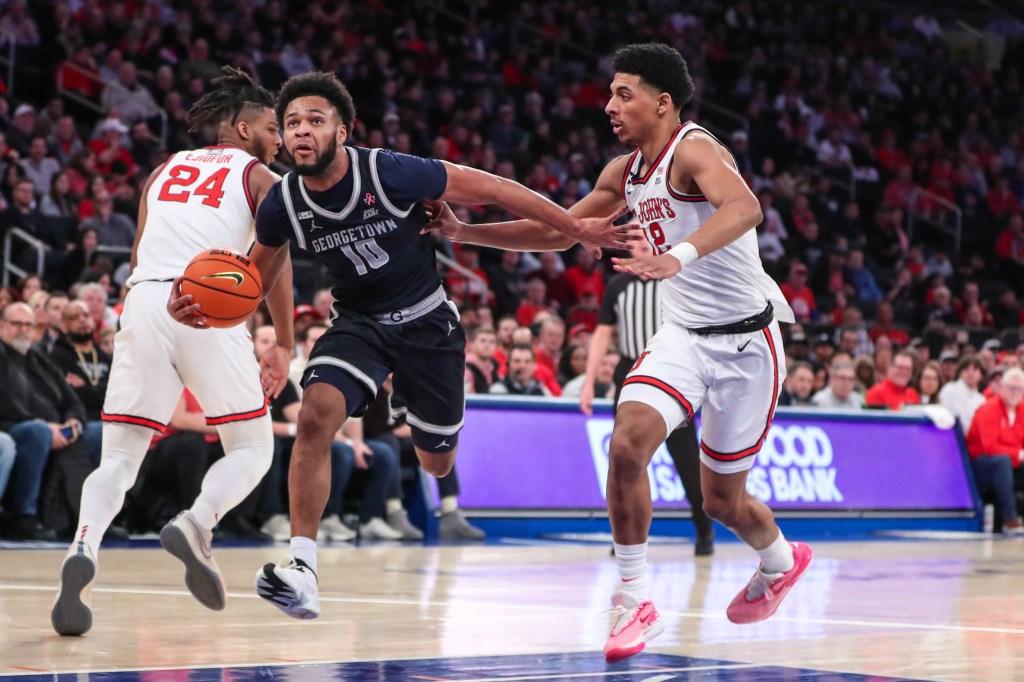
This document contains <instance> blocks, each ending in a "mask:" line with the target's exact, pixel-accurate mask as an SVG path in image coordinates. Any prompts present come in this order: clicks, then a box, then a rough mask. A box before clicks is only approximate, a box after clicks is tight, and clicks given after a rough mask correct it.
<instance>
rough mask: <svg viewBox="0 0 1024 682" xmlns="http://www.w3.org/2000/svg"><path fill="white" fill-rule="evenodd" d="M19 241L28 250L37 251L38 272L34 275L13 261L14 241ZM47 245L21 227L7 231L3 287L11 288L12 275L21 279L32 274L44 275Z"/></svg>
mask: <svg viewBox="0 0 1024 682" xmlns="http://www.w3.org/2000/svg"><path fill="white" fill-rule="evenodd" d="M15 240H18V241H21V242H25V244H27V245H28V248H30V249H33V250H35V254H36V271H35V272H34V273H32V272H29V271H28V270H24V269H22V268H21V267H19V266H18V265H17V264H15V262H14V260H13V259H12V257H11V256H12V252H13V250H14V241H15ZM45 253H46V244H45V243H43V241H42V240H40V239H36V238H35V237H33V236H32V235H30V234H29V233H28V232H26V231H25V230H23V229H21V228H20V227H12V228H11V229H10V230H8V231H7V235H6V236H5V237H4V268H3V269H4V273H3V285H4V286H5V287H6V286H9V285H10V283H11V274H14V275H16V276H17V277H18V278H19V279H20V278H23V277H26V276H28V275H31V274H36V275H39V276H40V277H41V276H42V274H43V259H44V258H45Z"/></svg>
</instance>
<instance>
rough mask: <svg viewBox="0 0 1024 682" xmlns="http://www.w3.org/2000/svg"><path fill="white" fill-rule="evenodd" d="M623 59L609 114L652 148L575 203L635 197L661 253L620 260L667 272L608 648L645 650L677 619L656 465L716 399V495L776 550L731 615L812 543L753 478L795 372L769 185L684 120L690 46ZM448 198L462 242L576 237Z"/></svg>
mask: <svg viewBox="0 0 1024 682" xmlns="http://www.w3.org/2000/svg"><path fill="white" fill-rule="evenodd" d="M614 67H615V72H616V73H615V78H614V80H613V82H612V84H611V98H610V100H609V102H608V105H607V106H606V107H605V112H606V113H607V114H608V115H609V117H610V119H611V124H612V131H613V132H614V133H615V135H616V136H617V137H618V138H619V140H621V141H622V142H625V143H627V144H630V145H634V146H636V148H637V149H636V151H635V152H633V153H632V154H629V155H627V156H622V157H619V158H617V159H615V160H613V161H612V162H611V163H609V164H608V165H607V166H606V167H605V169H604V171H603V172H602V173H601V176H600V178H599V179H598V181H597V184H596V186H595V187H594V190H593V191H592V192H591V193H590V194H589V195H588V196H586V197H584V198H583V199H582V200H581V201H580V202H579V203H578V204H576V205H575V206H573V207H572V209H570V211H571V212H572V213H573V214H574V215H576V216H577V217H585V216H594V215H608V214H611V213H613V212H615V211H620V210H623V209H625V208H627V207H628V208H629V210H630V211H632V212H633V214H634V215H635V216H636V218H637V219H638V220H639V222H640V224H641V226H642V229H643V232H644V236H645V237H646V246H645V247H643V248H644V250H645V251H646V254H647V255H644V256H638V257H636V258H633V259H615V260H614V263H615V267H616V269H617V270H620V271H623V272H630V273H633V274H636V275H639V276H641V277H643V278H645V279H649V278H658V279H664V280H666V284H665V286H664V287H663V290H662V293H663V298H664V304H663V307H664V317H665V319H664V324H663V326H662V327H661V329H660V330H659V331H658V333H657V334H656V335H655V336H654V337H653V338H652V339H651V341H650V343H649V344H648V346H647V348H646V350H645V351H644V353H643V354H642V355H641V356H640V358H639V359H638V360H637V362H636V364H635V365H634V366H633V368H632V370H631V371H630V373H629V375H628V377H627V379H626V381H625V382H624V384H625V385H624V386H623V390H622V394H621V397H620V398H619V407H618V413H617V415H616V418H615V429H614V432H613V434H612V440H611V445H610V449H609V453H608V456H609V473H608V494H607V499H608V514H609V517H610V519H611V524H612V533H613V536H614V539H615V550H616V558H617V560H618V563H619V571H620V575H621V578H622V582H621V583H620V585H619V586H618V588H617V589H616V590H615V592H614V594H613V596H612V605H613V607H614V611H613V618H612V625H611V632H610V634H609V638H608V642H607V644H606V645H605V649H604V653H605V658H606V659H607V660H608V661H609V662H611V661H617V660H621V659H623V658H626V657H628V656H632V655H633V654H636V653H638V652H640V651H642V650H643V648H644V645H645V642H647V641H648V640H650V639H651V638H653V637H655V636H656V635H658V634H660V633H661V631H662V629H663V628H664V625H663V624H662V622H661V620H660V618H659V616H658V612H657V610H656V609H655V608H654V604H653V603H652V602H651V600H650V597H649V595H648V590H647V578H646V564H647V533H648V530H649V528H650V523H651V495H650V486H649V482H648V478H647V465H648V464H649V463H650V461H651V457H652V456H653V454H654V452H655V450H656V449H657V447H658V445H660V444H661V443H662V442H663V441H664V440H665V438H666V436H667V435H668V434H669V433H671V432H672V431H673V430H675V429H676V428H678V427H679V426H680V425H682V424H685V423H687V421H688V420H690V419H692V418H693V415H694V413H695V412H696V411H697V410H698V409H700V408H701V406H703V408H704V411H703V415H702V416H703V423H702V429H703V433H702V437H701V444H700V447H701V455H700V457H701V488H702V490H703V492H704V509H705V511H706V512H707V513H708V515H710V516H711V517H712V518H714V519H716V520H717V521H719V522H721V523H722V524H724V525H725V526H727V527H728V528H730V529H731V530H732V531H733V532H734V533H736V535H738V536H739V537H740V538H741V539H742V540H743V541H744V542H746V543H747V544H748V545H750V546H751V547H753V548H754V549H755V550H756V551H757V553H758V555H759V556H760V558H761V565H760V567H759V568H758V569H757V571H756V572H755V574H754V577H753V578H752V579H751V580H750V582H749V583H748V584H747V586H746V587H745V588H743V590H742V591H741V592H740V593H739V594H738V595H737V596H736V598H735V599H733V601H732V603H731V604H730V605H729V607H728V609H727V615H728V617H729V619H730V620H732V621H733V622H736V623H751V622H756V621H760V620H764V619H765V618H768V617H769V616H771V615H772V614H773V613H775V611H776V610H777V609H778V607H779V604H780V602H781V600H782V598H783V596H785V594H786V593H787V592H788V591H789V589H790V588H791V587H792V586H793V584H794V582H795V581H796V579H797V578H799V577H800V576H801V575H802V574H803V572H804V571H805V570H806V569H807V566H808V565H809V564H810V561H811V551H810V549H809V548H808V547H807V546H806V545H804V544H802V543H789V542H787V541H786V539H785V538H784V537H783V535H782V532H781V531H780V530H779V528H778V526H777V525H776V524H775V519H774V517H773V515H772V512H771V510H770V509H768V507H767V506H765V505H764V504H763V503H762V502H761V501H759V500H758V499H757V498H755V497H753V496H752V495H750V494H749V493H748V492H747V491H746V481H747V472H748V471H749V469H750V467H751V466H753V464H754V460H755V458H756V456H757V453H758V451H759V450H760V449H761V445H762V444H763V442H764V440H765V438H766V437H767V435H768V430H769V429H770V427H771V422H772V417H773V415H774V412H775V405H776V401H777V400H778V395H779V387H780V386H781V384H782V381H783V379H784V378H785V373H786V368H785V358H784V353H783V351H782V339H781V336H780V334H779V327H778V322H777V321H776V319H778V320H782V321H784V322H792V321H793V313H792V311H791V310H790V308H789V306H788V305H787V304H786V302H785V299H784V298H783V296H782V292H781V291H780V290H779V288H778V286H777V285H776V284H775V283H774V282H773V281H772V280H771V279H770V278H769V277H768V276H767V275H766V274H765V273H764V270H763V268H762V267H761V263H760V259H759V257H758V251H757V243H756V238H755V236H754V227H755V226H756V225H757V224H758V223H759V222H760V221H761V210H760V206H759V205H758V202H757V198H756V197H755V196H754V195H753V194H752V193H751V191H750V189H749V188H748V187H747V185H746V183H745V182H744V181H743V179H742V178H741V177H740V175H739V173H737V171H736V164H735V161H734V160H733V158H732V155H731V154H730V153H729V151H728V150H727V149H726V148H725V147H724V146H723V145H722V144H721V143H720V142H719V141H718V140H717V139H715V138H714V136H712V135H711V134H710V133H709V132H707V131H706V130H704V129H703V128H701V127H700V126H698V125H696V124H694V123H690V122H686V123H680V119H679V114H680V111H681V109H682V107H683V106H684V105H685V104H686V102H687V101H688V100H689V99H690V97H691V95H692V94H693V81H692V80H691V79H690V75H689V71H688V69H687V66H686V62H685V61H684V60H683V58H682V56H681V55H680V54H679V53H678V52H677V51H676V50H674V49H672V48H671V47H668V46H666V45H660V44H654V43H647V44H642V45H631V46H629V47H626V48H624V49H622V50H620V51H619V52H618V53H617V54H616V55H615V60H614ZM435 212H436V213H437V215H438V217H437V219H436V221H435V223H434V224H432V225H430V226H428V227H430V228H431V229H440V230H441V231H442V232H443V233H444V234H445V235H446V236H449V237H450V238H453V239H454V240H456V241H469V242H473V243H477V244H483V245H488V246H496V247H499V248H511V249H516V248H518V249H524V250H535V249H564V248H567V247H568V246H569V245H570V244H569V242H568V241H567V240H566V239H565V238H564V237H563V236H561V235H559V234H556V233H555V232H554V231H553V230H551V229H550V228H546V227H544V226H543V225H540V224H537V223H534V222H531V221H516V222H513V223H499V224H494V225H486V226H468V225H462V224H459V223H457V222H456V221H455V220H454V216H452V215H451V213H450V211H448V210H447V209H446V208H444V207H443V206H437V207H435Z"/></svg>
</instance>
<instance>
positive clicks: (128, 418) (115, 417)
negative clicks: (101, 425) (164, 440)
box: [100, 412, 165, 433]
mask: <svg viewBox="0 0 1024 682" xmlns="http://www.w3.org/2000/svg"><path fill="white" fill-rule="evenodd" d="M100 419H102V420H103V421H105V422H117V423H119V424H135V425H136V426H145V427H146V428H148V429H153V430H154V431H158V432H160V433H163V430H164V428H165V425H164V424H161V423H160V422H158V421H154V420H152V419H146V418H145V417H136V416H135V415H133V414H109V413H107V412H102V413H100Z"/></svg>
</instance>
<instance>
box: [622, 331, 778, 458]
mask: <svg viewBox="0 0 1024 682" xmlns="http://www.w3.org/2000/svg"><path fill="white" fill-rule="evenodd" d="M785 378H786V358H785V354H784V353H783V350H782V336H781V334H780V332H779V323H778V322H777V321H774V320H773V321H772V323H771V324H770V325H768V327H767V328H765V329H762V330H759V331H756V332H748V333H744V334H717V335H710V336H701V335H698V334H695V333H693V332H691V331H690V330H688V329H686V328H684V327H681V326H679V325H677V324H673V323H671V322H666V323H665V324H664V325H663V326H662V327H661V329H659V330H658V333H657V334H655V335H654V338H652V339H651V341H650V343H648V345H647V348H646V349H645V350H644V352H643V354H642V355H641V356H640V358H639V359H638V360H637V361H636V364H634V365H633V367H632V369H630V371H629V374H628V375H627V376H626V380H625V382H623V387H622V393H621V395H620V396H619V405H622V404H623V403H626V402H630V401H636V402H641V403H644V404H646V405H649V406H650V407H653V408H654V409H655V410H657V411H658V412H660V413H661V416H662V418H664V420H665V427H666V429H667V431H666V434H668V433H671V432H672V431H673V430H675V429H677V428H679V427H680V426H683V425H685V424H686V423H687V422H688V421H689V420H690V419H692V418H693V415H694V413H696V412H697V410H699V409H701V407H702V406H703V412H702V413H701V443H700V458H701V461H702V462H704V463H705V464H706V465H707V466H708V467H710V468H711V469H712V470H713V471H716V472H718V473H722V474H731V473H737V472H740V471H746V470H748V469H750V467H752V466H753V465H754V459H755V456H756V455H757V453H758V451H759V450H760V449H761V445H762V444H763V443H764V440H765V438H767V436H768V430H769V429H770V428H771V425H772V417H773V416H774V415H775V405H776V403H777V402H778V399H779V391H780V390H781V388H782V382H783V380H785Z"/></svg>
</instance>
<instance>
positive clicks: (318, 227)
mask: <svg viewBox="0 0 1024 682" xmlns="http://www.w3.org/2000/svg"><path fill="white" fill-rule="evenodd" d="M322 229H324V226H323V225H317V224H316V221H315V220H312V221H310V223H309V231H310V232H312V231H313V230H322Z"/></svg>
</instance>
